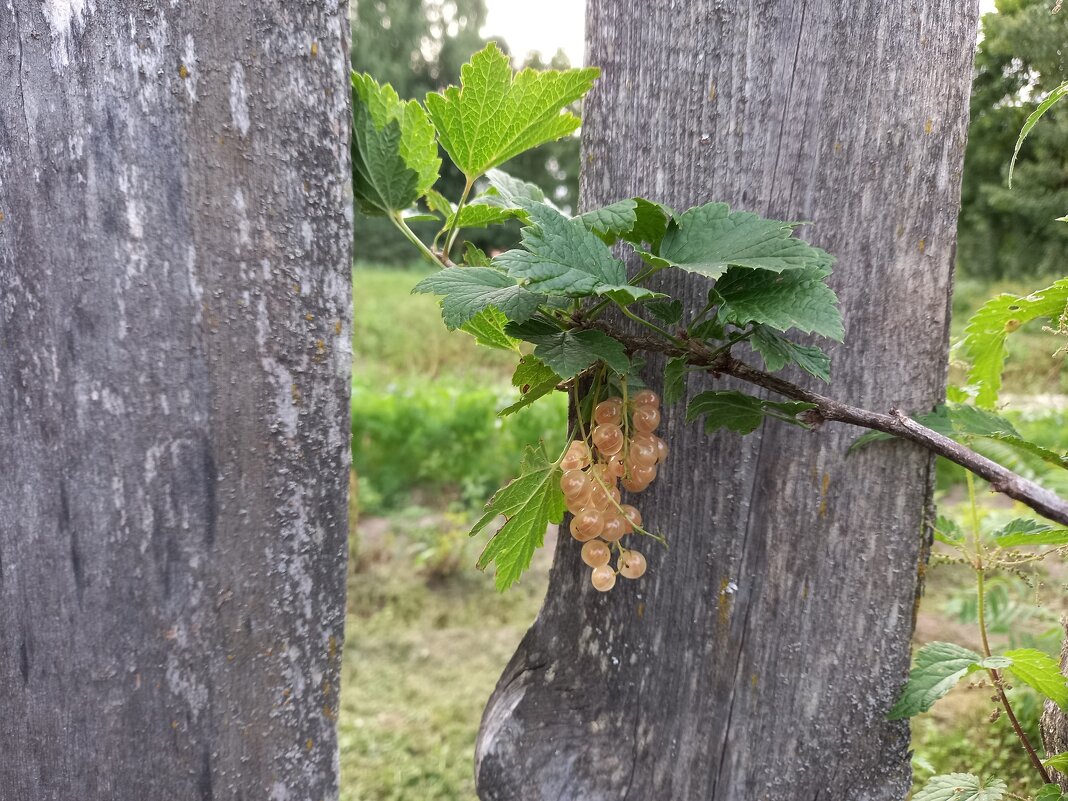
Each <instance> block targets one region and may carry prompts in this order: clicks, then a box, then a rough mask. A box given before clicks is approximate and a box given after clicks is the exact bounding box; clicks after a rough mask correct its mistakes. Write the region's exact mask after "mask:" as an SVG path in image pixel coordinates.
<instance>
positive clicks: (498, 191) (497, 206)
mask: <svg viewBox="0 0 1068 801" xmlns="http://www.w3.org/2000/svg"><path fill="white" fill-rule="evenodd" d="M486 177H487V178H488V179H489V187H488V188H487V189H486V191H485V192H484V193H482V194H481V195H479V196H478V197H476V198H474V199H473V200H472V201H471V202H469V203H468V204H467V205H465V206H464V207H463V208H462V209H461V210H460V214H459V215H458V218H457V222H456V225H457V226H458V227H459V228H484V227H486V226H488V225H497V224H499V223H503V222H505V221H507V220H510V219H512V218H513V217H518V218H519V219H521V220H523V221H524V222H525V221H526V220H527V211H526V206H527V205H529V204H531V203H543V204H545V205H547V206H549V207H550V208H554V209H555V208H556V206H554V205H553V204H552V203H551V202H549V201H548V200H546V198H545V193H544V192H542V191H541V189H540V188H539V187H538V186H536V185H534V184H532V183H528V182H527V181H522V180H520V179H518V178H513V177H512V176H511V175H509V174H508V173H506V172H502V171H501V170H490V171H489V172H487V173H486ZM452 222H453V215H449V217H448V218H447V219H446V225H450V226H451V225H452Z"/></svg>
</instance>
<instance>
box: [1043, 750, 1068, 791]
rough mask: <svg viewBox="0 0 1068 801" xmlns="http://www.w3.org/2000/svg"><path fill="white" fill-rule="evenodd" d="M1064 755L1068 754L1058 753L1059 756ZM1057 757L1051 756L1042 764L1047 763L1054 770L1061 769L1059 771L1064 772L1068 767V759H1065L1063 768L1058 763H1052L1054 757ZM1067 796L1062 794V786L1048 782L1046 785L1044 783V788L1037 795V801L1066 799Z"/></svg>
mask: <svg viewBox="0 0 1068 801" xmlns="http://www.w3.org/2000/svg"><path fill="white" fill-rule="evenodd" d="M1063 756H1068V755H1066V754H1057V757H1063ZM1055 758H1056V757H1051V758H1050V759H1047V760H1046V761H1045V762H1043V763H1042V764H1043V765H1045V766H1046V767H1047V768H1053V769H1054V770H1059V771H1061V773H1063V772H1064V770H1066V769H1068V759H1066V760H1064V765H1063V769H1062V768H1058V767H1057V766H1056V765H1051V764H1050V762H1051V761H1053V759H1055ZM1065 798H1068V796H1064V795H1061V788H1060V786H1059V785H1056V784H1046V785H1043V786H1042V789H1041V790H1039V791H1038V795H1036V796H1035V801H1064V799H1065Z"/></svg>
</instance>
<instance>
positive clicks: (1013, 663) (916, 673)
mask: <svg viewBox="0 0 1068 801" xmlns="http://www.w3.org/2000/svg"><path fill="white" fill-rule="evenodd" d="M977 670H1007V671H1008V672H1010V673H1011V674H1012V675H1013V676H1014V677H1015V678H1016V679H1017V680H1018V681H1021V682H1023V683H1024V684H1027V685H1028V686H1030V687H1031V688H1032V689H1034V690H1036V691H1037V692H1039V693H1040V694H1041V695H1043V696H1045V697H1046V698H1049V699H1050V700H1051V701H1053V702H1054V703H1055V704H1057V706H1059V707H1060V708H1061V709H1064V710H1068V680H1066V679H1065V676H1064V674H1063V673H1061V669H1060V665H1058V664H1057V661H1056V660H1055V659H1053V657H1051V656H1049V655H1048V654H1044V653H1042V652H1041V651H1038V650H1035V649H1034V648H1018V649H1015V650H1011V651H1006V652H1005V653H1004V654H1001V655H1000V656H988V657H983V656H981V655H979V654H977V653H976V652H975V651H972V650H969V649H968V648H963V647H961V646H959V645H954V644H953V643H948V642H933V643H928V644H927V645H925V646H923V647H922V648H921V649H920V650H919V652H918V653H917V654H916V660H915V663H914V664H913V667H912V670H911V671H910V672H909V679H908V683H907V684H906V685H905V689H904V690H903V691H902V693H901V696H900V697H899V698H898V700H897V703H895V704H894V706H893V708H892V709H891V710H890V713H889V715H888V717H889V719H890V720H900V719H902V718H909V717H912V716H913V715H918V714H920V713H921V712H926V711H928V710H929V709H930V708H931V707H932V706H934V704H935V702H936V701H938V699H940V698H942V697H943V696H945V695H946V693H948V692H949V691H950V690H952V689H953V688H954V687H955V686H956V685H957V683H958V682H959V681H960V680H961V679H962V678H964V677H965V676H967V675H968V674H970V673H974V672H976V671H977Z"/></svg>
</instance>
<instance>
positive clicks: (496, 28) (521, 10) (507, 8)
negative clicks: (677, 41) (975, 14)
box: [482, 0, 994, 66]
mask: <svg viewBox="0 0 1068 801" xmlns="http://www.w3.org/2000/svg"><path fill="white" fill-rule="evenodd" d="M640 1H641V0H634V2H640ZM486 6H487V11H488V13H487V15H486V27H485V28H483V29H482V32H483V34H485V35H486V36H487V37H489V38H491V39H492V38H493V36H495V35H496V36H500V37H501V38H502V39H504V40H505V41H507V42H508V46H509V47H511V49H512V52H513V53H514V54H515V56H516V57H517V58H518V59H522V58H523V57H524V56H526V55H527V53H529V52H530V51H532V50H538V51H540V52H541V53H542V54H544V55H545V56H546V57H548V56H551V55H553V54H554V53H555V52H556V51H557V50H558V49H560V48H563V50H564V52H565V53H567V57H568V58H569V59H570V60H571V63H572V65H574V66H579V65H581V64H582V60H583V55H584V52H583V51H584V44H583V36H584V29H585V21H586V19H585V18H586V11H585V8H586V4H585V3H584V2H583V1H582V0H538V2H536V3H524V2H518V1H517V0H487V3H486ZM979 7H980V8H981V9H982V10H983V11H984V12H986V11H993V10H994V0H980V2H979Z"/></svg>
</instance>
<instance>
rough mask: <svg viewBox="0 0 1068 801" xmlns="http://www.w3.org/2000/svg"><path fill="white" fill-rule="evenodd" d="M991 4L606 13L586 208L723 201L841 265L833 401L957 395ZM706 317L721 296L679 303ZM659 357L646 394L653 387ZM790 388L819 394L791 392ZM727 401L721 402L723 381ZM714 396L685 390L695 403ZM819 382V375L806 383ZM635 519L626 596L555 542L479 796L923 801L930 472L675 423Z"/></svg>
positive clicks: (494, 716) (696, 386)
mask: <svg viewBox="0 0 1068 801" xmlns="http://www.w3.org/2000/svg"><path fill="white" fill-rule="evenodd" d="M977 15H978V9H977V4H976V3H974V2H972V3H966V4H961V3H955V2H949V0H918V1H916V2H889V3H886V2H878V3H876V2H866V1H865V2H859V3H838V2H829V1H822V2H802V3H798V4H788V3H778V2H769V1H768V0H756V1H755V2H739V1H738V0H699V1H698V2H690V3H680V2H676V1H674V0H650V2H642V3H635V2H618V1H617V0H591V2H590V3H589V6H588V12H587V42H588V53H587V56H588V58H587V60H588V63H590V64H595V65H598V66H600V67H601V68H602V69H603V77H602V78H601V80H600V81H599V82H598V84H597V85H596V87H595V88H594V90H593V92H592V93H591V95H590V97H589V99H588V101H587V103H586V107H585V115H584V116H585V124H584V128H583V158H584V164H583V166H584V173H583V191H582V199H583V206H584V208H592V207H595V206H599V205H602V204H604V203H607V202H610V201H614V200H618V199H620V198H623V197H628V196H630V195H633V194H641V195H645V196H647V197H651V198H654V199H656V200H660V201H663V202H666V203H668V204H670V205H671V206H673V207H675V208H685V207H687V206H690V205H693V204H697V203H702V202H706V201H708V200H713V199H714V200H725V201H727V202H729V203H730V204H731V205H732V206H733V207H736V208H741V209H746V210H750V211H755V212H759V213H762V214H766V215H769V216H773V217H777V218H779V219H786V220H808V221H811V223H812V224H811V225H810V226H808V227H806V228H805V229H803V234H804V236H805V237H806V238H809V239H810V240H811V241H813V242H815V243H816V244H818V245H820V246H822V247H824V248H826V249H827V250H829V251H831V252H832V253H835V254H837V255H838V257H839V261H838V264H837V267H836V271H835V274H834V276H833V281H832V283H833V285H834V287H835V288H836V290H837V291H838V293H839V295H840V297H841V302H842V309H843V313H844V317H845V323H846V329H847V339H846V344H844V345H842V346H836V347H833V348H831V349H830V350H831V355H832V357H833V359H834V362H833V383H832V386H831V389H830V390H829V394H832V395H833V396H835V397H838V398H841V399H843V400H847V401H849V402H851V403H854V404H858V405H860V406H863V407H865V408H870V409H877V410H883V411H886V410H888V409H889V408H890V407H892V406H899V407H901V408H903V409H906V410H923V409H926V408H928V407H930V406H931V405H932V404H934V403H935V402H937V401H938V400H939V399H940V398H941V397H942V394H943V389H944V379H945V372H946V345H947V324H948V300H949V293H950V284H951V269H952V262H953V253H954V237H955V231H954V229H955V223H956V215H957V208H958V203H959V189H960V171H961V165H962V160H963V155H964V143H965V133H966V126H967V113H968V103H967V101H968V89H969V84H970V77H971V64H972V50H973V47H974V43H975V35H976V24H977ZM665 285H666V286H667V287H668V288H669V289H670V290H671V291H673V292H676V293H680V294H681V295H682V296H683V297H685V298H686V300H687V302H688V304H689V305H690V306H691V307H695V306H699V305H702V304H703V303H704V300H705V294H704V293H705V289H706V287H707V284H706V283H705V282H704V281H702V280H700V279H697V278H690V279H682V278H680V277H676V278H673V279H670V281H669V282H667V283H666V284H665ZM661 366H662V363H661V362H659V361H657V360H652V361H651V362H650V364H649V369H648V371H647V376H646V377H647V378H649V379H651V380H653V382H654V383H656V382H658V381H659V372H658V371H659V369H660V367H661ZM790 375H791V377H792V378H794V379H796V380H798V381H802V382H805V381H810V380H809V379H806V378H804V377H802V376H800V375H796V374H790ZM718 383H719V385H720V386H723V385H726V383H727V382H718ZM711 385H712V382H711V380H710V379H707V378H705V377H700V378H696V377H695V378H692V379H691V382H690V385H689V388H688V389H689V393H690V394H691V395H692V394H694V393H696V392H698V391H701V390H703V389H707V388H709V387H710V386H711ZM807 385H809V386H814V383H811V382H810V383H808V384H807ZM664 417H665V423H664V425H663V429H664V430H665V431H666V438H667V439H668V442H669V444H670V445H671V447H672V448H673V451H672V456H671V459H670V461H669V463H668V465H667V466H666V468H665V469H664V471H663V474H662V476H661V478H660V479H658V480H657V482H656V483H655V484H654V485H653V488H652V489H651V490H650V491H648V492H647V493H645V494H643V495H641V496H639V499H638V505H639V507H640V508H641V509H642V511H643V515H644V517H645V519H646V520H647V521H649V522H650V523H652V525H653V526H654V527H655V528H656V529H657V530H660V531H662V532H663V533H665V534H667V536H668V537H669V540H670V548H669V549H667V550H663V549H661V548H659V547H658V546H656V545H655V544H654V543H649V544H647V545H644V547H643V550H644V551H645V553H646V554H647V555H648V557H649V564H650V567H649V573H648V574H647V575H646V577H645V578H644V579H643V580H642V581H640V582H636V583H629V582H624V585H625V586H621V587H620V586H617V588H616V589H615V590H614V591H613V592H612V593H610V594H608V595H603V596H602V595H598V594H597V593H595V592H594V591H593V589H592V587H590V586H589V582H588V575H587V571H586V570H584V569H583V568H582V565H581V563H580V561H579V554H578V550H579V549H578V548H577V547H575V544H574V543H573V542H571V541H570V540H568V539H567V538H562V539H561V540H560V543H559V545H558V547H557V551H556V560H555V564H554V567H553V571H552V574H551V578H550V586H549V591H548V597H547V600H546V603H545V606H544V607H543V609H542V611H541V614H540V616H539V618H538V620H537V622H536V623H535V625H534V626H533V628H532V629H531V630H530V631H529V632H528V634H527V635H526V637H525V638H524V640H523V642H522V644H521V646H520V648H519V650H518V652H517V653H516V655H515V656H514V658H513V659H512V662H511V664H510V665H509V667H508V668H507V670H506V672H505V674H504V675H503V676H502V678H501V680H500V683H499V684H498V686H497V688H496V690H495V692H494V694H493V697H492V698H491V699H490V702H489V705H488V706H487V709H486V712H485V715H484V718H483V722H482V730H481V733H480V738H479V742H478V746H477V756H476V759H477V775H478V787H479V794H480V797H481V798H482V799H483V801H497V800H498V799H499V800H500V801H504V799H508V800H509V801H515V800H516V799H522V800H523V801H527V800H528V799H529V800H530V801H550V800H551V801H563V800H564V799H569V800H573V801H578V800H579V799H582V800H584V801H585V800H587V799H588V800H590V801H593V800H594V799H596V800H597V801H609V800H611V801H622V800H624V799H630V800H634V799H654V798H655V799H678V800H679V801H682V800H683V799H685V800H686V801H697V800H698V799H700V800H701V801H778V800H779V799H782V801H786V800H787V799H789V800H790V801H815V800H816V799H821V800H822V801H838V800H839V799H849V801H884V800H885V801H889V799H901V798H903V797H904V796H905V794H906V792H907V791H908V788H909V780H910V770H909V760H908V753H907V752H908V730H907V726H906V725H905V724H904V723H889V722H887V721H886V720H885V715H886V712H887V710H888V709H889V708H890V706H891V704H892V702H893V700H894V698H895V697H896V695H897V693H898V691H899V689H900V688H901V686H902V684H903V680H904V678H905V674H906V671H907V667H908V661H909V638H910V634H911V632H912V628H913V623H914V616H915V604H916V600H917V597H918V593H919V591H920V588H921V583H922V582H921V577H922V571H923V565H924V564H925V556H926V548H927V543H928V540H927V536H928V534H927V531H926V526H925V509H926V507H927V505H928V501H929V498H930V491H931V480H932V460H931V458H930V457H929V456H928V455H927V454H926V453H925V452H923V451H922V450H921V449H919V448H917V447H915V446H913V445H911V444H907V443H882V444H878V445H874V446H871V447H869V448H867V449H865V450H863V451H861V452H859V453H857V454H855V455H852V456H849V457H847V456H846V448H847V446H848V445H849V443H850V442H851V441H852V439H853V438H855V437H856V436H857V435H858V433H859V432H858V431H857V430H855V429H849V428H847V427H845V426H842V425H841V424H828V425H826V426H824V427H823V428H821V429H820V430H819V431H818V432H816V433H809V432H805V431H801V430H799V429H796V428H792V427H788V426H784V425H781V424H777V423H766V424H765V425H764V426H763V427H762V428H761V429H760V431H759V432H758V433H756V434H754V435H752V436H749V437H746V438H744V439H743V438H740V437H738V436H736V435H733V434H730V433H720V434H718V435H716V436H714V437H712V438H706V437H705V436H704V435H703V434H702V433H701V432H700V430H699V429H698V428H697V427H696V426H688V425H687V424H686V423H685V421H684V419H683V417H684V416H683V413H682V407H681V406H680V407H677V408H675V409H671V410H668V411H667V412H666V413H665V415H664Z"/></svg>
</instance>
